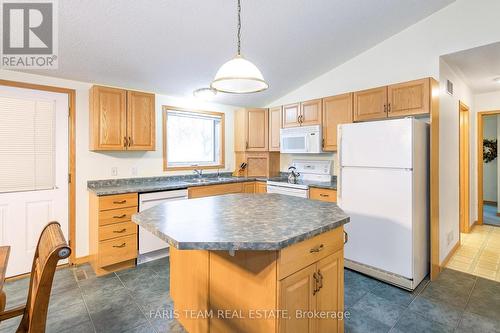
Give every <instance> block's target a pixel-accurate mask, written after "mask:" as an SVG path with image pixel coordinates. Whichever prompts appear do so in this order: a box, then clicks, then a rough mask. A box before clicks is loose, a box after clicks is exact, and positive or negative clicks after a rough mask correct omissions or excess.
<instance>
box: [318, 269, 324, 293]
mask: <svg viewBox="0 0 500 333" xmlns="http://www.w3.org/2000/svg"><path fill="white" fill-rule="evenodd" d="M318 279H319V281H318V291H319V290H320V289H321V288H323V274H321V272H320V270H319V269H318Z"/></svg>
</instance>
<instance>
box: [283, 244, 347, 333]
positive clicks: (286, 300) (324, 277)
mask: <svg viewBox="0 0 500 333" xmlns="http://www.w3.org/2000/svg"><path fill="white" fill-rule="evenodd" d="M343 267H344V262H343V251H338V252H336V253H334V254H331V255H329V256H328V257H326V258H324V259H321V260H320V261H318V262H317V263H315V264H313V265H310V266H308V267H306V268H303V269H301V270H300V271H298V272H296V273H294V274H292V275H290V276H288V277H286V278H285V279H283V280H281V281H280V283H279V293H280V296H279V306H278V307H279V308H280V309H282V310H284V311H285V312H286V313H288V316H289V319H282V320H281V321H280V322H279V332H280V333H295V332H296V333H308V332H309V333H336V332H339V333H341V332H343V331H344V321H343V308H344V269H343ZM320 318H321V319H320Z"/></svg>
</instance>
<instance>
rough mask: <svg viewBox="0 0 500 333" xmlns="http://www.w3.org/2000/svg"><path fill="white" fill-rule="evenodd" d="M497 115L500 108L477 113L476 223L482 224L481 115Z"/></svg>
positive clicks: (499, 112)
mask: <svg viewBox="0 0 500 333" xmlns="http://www.w3.org/2000/svg"><path fill="white" fill-rule="evenodd" d="M495 114H496V115H499V114H500V110H491V111H480V112H478V113H477V140H476V141H477V224H479V225H481V224H483V219H484V217H483V204H484V202H483V140H482V138H483V116H488V115H495Z"/></svg>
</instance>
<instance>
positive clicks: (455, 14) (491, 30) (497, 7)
mask: <svg viewBox="0 0 500 333" xmlns="http://www.w3.org/2000/svg"><path fill="white" fill-rule="evenodd" d="M499 12H500V1H497V0H478V1H474V0H457V1H456V2H454V3H453V4H451V5H449V6H447V7H445V8H443V9H442V10H440V11H438V12H436V13H434V14H433V15H431V16H429V17H427V18H426V19H424V20H422V21H420V22H418V23H416V24H414V25H413V26H411V27H409V28H407V29H405V30H403V31H402V32H400V33H398V34H396V35H394V36H393V37H391V38H389V39H387V40H385V41H384V42H382V43H380V44H378V45H376V46H375V47H373V48H371V49H369V50H367V51H366V52H364V53H362V54H360V55H358V56H357V57H355V58H353V59H350V60H349V61H347V62H346V63H344V64H342V65H340V66H338V67H336V68H334V69H332V70H331V71H329V72H327V73H325V74H323V75H321V76H319V77H317V78H315V79H314V80H312V81H311V82H309V83H306V84H305V85H303V86H301V87H299V88H298V89H296V90H294V91H292V92H290V93H288V94H287V95H285V96H283V97H281V98H279V99H277V100H276V101H274V102H273V103H271V104H270V106H275V105H282V104H287V103H293V102H297V101H303V100H308V99H312V98H320V97H325V96H330V95H336V94H340V93H344V92H349V91H356V90H360V89H366V88H371V87H376V86H380V85H385V84H390V83H395V82H402V81H408V80H413V79H417V78H422V77H428V76H431V77H434V78H436V79H437V78H439V75H440V69H439V68H440V64H439V62H440V56H441V55H444V54H449V53H453V52H457V51H461V50H465V49H470V48H473V47H477V46H480V45H485V44H490V43H494V42H498V41H500V20H498V13H499ZM339 47H340V46H339ZM445 103H446V102H445ZM457 112H458V109H457ZM448 118H452V119H448ZM448 120H451V121H450V122H449V123H448V122H447V121H448ZM457 126H458V113H457V114H456V117H454V116H453V117H451V116H449V115H447V114H445V115H444V119H443V120H442V121H441V126H440V130H441V131H444V133H449V135H450V136H451V138H447V137H446V138H444V139H445V140H444V142H443V143H442V144H441V146H440V149H441V151H443V150H450V151H451V150H453V151H455V153H451V154H452V155H453V156H451V157H452V158H451V159H449V160H441V161H440V162H441V172H440V173H441V174H444V173H448V172H449V173H450V174H451V175H453V177H449V178H450V180H449V184H448V183H445V184H442V186H441V189H443V187H444V188H445V190H444V196H443V195H441V196H442V199H441V202H440V207H441V210H440V220H441V224H442V227H441V228H440V234H441V239H443V238H444V237H445V235H446V234H447V233H449V232H452V233H453V235H454V236H455V237H456V236H458V195H457V194H456V193H457V192H456V191H457V186H458V176H457V175H458V159H457V156H458V155H457V154H458V127H457ZM471 128H475V127H474V124H473V123H471ZM441 137H442V136H441ZM449 144H452V146H449ZM445 155H446V153H445ZM444 157H446V156H444ZM471 178H473V177H471ZM443 185H444V186H443ZM448 186H450V187H452V188H453V189H452V190H451V191H448V192H447V191H446V188H447V187H448ZM450 192H454V194H453V193H450ZM450 229H452V230H450ZM455 239H456V238H455ZM441 244H442V246H441V249H440V260H441V261H442V260H443V259H444V258H445V257H446V255H447V254H448V252H449V247H448V246H446V242H441Z"/></svg>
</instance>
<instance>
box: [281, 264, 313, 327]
mask: <svg viewBox="0 0 500 333" xmlns="http://www.w3.org/2000/svg"><path fill="white" fill-rule="evenodd" d="M315 272H316V265H311V266H309V267H306V268H304V269H302V270H300V271H298V272H297V273H295V274H292V275H290V276H289V277H287V278H285V279H283V280H281V281H280V283H279V308H280V309H284V310H286V311H287V313H288V315H290V316H291V319H289V320H282V321H281V322H280V325H279V332H280V333H308V332H314V326H315V325H314V321H313V320H311V319H309V318H304V319H301V318H299V317H298V316H297V315H296V314H297V313H307V312H308V311H314V310H315V309H316V297H315V296H316V295H315V292H314V290H315V284H316V283H315V281H314V278H313V275H314V274H315Z"/></svg>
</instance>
